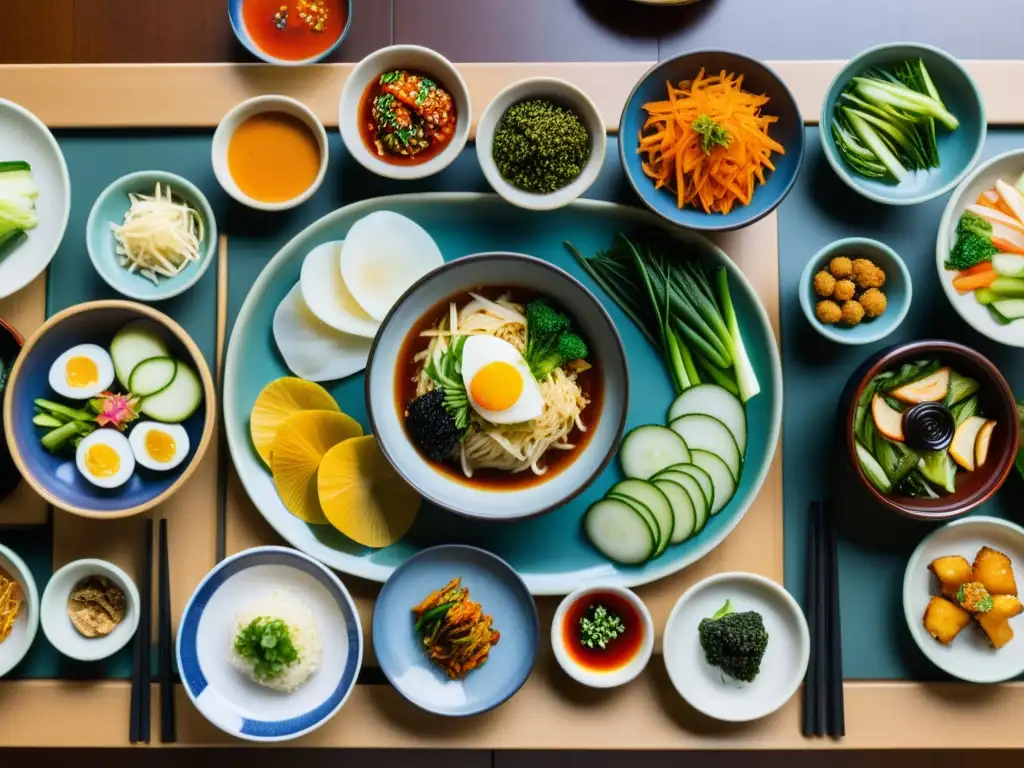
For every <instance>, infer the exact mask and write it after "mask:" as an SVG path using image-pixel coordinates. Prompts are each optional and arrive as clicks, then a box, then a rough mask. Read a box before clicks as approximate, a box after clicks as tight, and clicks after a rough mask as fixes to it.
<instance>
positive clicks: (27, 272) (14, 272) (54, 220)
mask: <svg viewBox="0 0 1024 768" xmlns="http://www.w3.org/2000/svg"><path fill="white" fill-rule="evenodd" d="M0 147H2V148H3V149H2V150H0V151H2V153H3V157H0V162H2V161H8V160H24V161H26V162H27V163H29V165H31V166H32V178H33V179H35V182H36V185H37V186H38V187H39V197H38V198H37V199H36V215H37V216H38V217H39V224H37V225H36V227H35V229H30V230H29V231H28V233H27V234H28V239H27V240H25V241H24V242H23V243H21V244H20V245H18V246H17V247H16V248H15V249H14V250H12V251H11V252H10V253H8V254H7V255H6V256H4V257H3V258H2V259H0V299H2V298H4V297H5V296H10V295H11V294H12V293H16V292H17V291H20V290H21V289H22V288H24V287H25V286H26V285H28V284H29V283H31V282H32V281H33V280H35V279H36V277H37V276H38V275H39V274H40V273H42V272H43V271H44V270H45V269H46V266H47V265H48V264H49V263H50V260H51V259H53V257H54V255H55V254H56V253H57V248H59V247H60V243H61V241H62V240H63V239H64V230H65V229H67V226H68V216H69V215H70V214H71V179H70V178H69V177H68V166H67V164H66V163H65V162H64V154H63V153H62V152H61V151H60V146H59V145H58V144H57V140H56V139H54V138H53V134H52V133H50V131H49V129H47V127H46V126H45V125H44V124H43V122H42V121H41V120H40V119H39V118H38V117H36V116H35V115H33V114H32V113H31V112H29V111H28V110H27V109H25V108H24V107H21V106H18V105H17V104H15V103H14V102H13V101H7V100H6V99H0Z"/></svg>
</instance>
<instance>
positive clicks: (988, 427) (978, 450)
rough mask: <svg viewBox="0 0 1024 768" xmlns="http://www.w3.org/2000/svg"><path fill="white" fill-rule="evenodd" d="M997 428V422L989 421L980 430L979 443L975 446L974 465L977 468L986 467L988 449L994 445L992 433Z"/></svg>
mask: <svg viewBox="0 0 1024 768" xmlns="http://www.w3.org/2000/svg"><path fill="white" fill-rule="evenodd" d="M995 428H996V422H995V421H993V420H992V419H989V420H988V421H986V422H985V423H984V424H982V425H981V429H979V430H978V441H977V442H976V443H975V444H974V465H975V466H976V467H979V468H980V467H983V466H985V461H986V460H987V459H988V448H989V446H990V445H991V444H992V431H993V430H994V429H995Z"/></svg>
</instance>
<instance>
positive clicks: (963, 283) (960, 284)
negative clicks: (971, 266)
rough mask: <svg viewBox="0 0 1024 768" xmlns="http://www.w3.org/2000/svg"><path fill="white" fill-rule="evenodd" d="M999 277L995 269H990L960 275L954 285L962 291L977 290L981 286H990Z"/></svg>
mask: <svg viewBox="0 0 1024 768" xmlns="http://www.w3.org/2000/svg"><path fill="white" fill-rule="evenodd" d="M997 277H999V274H998V273H997V272H996V271H995V270H994V269H990V270H988V271H987V272H979V273H978V274H976V275H968V276H966V277H958V278H956V279H955V280H953V287H954V288H956V289H957V290H958V291H960V293H967V292H969V291H976V290H978V289H979V288H988V287H989V286H991V285H992V283H994V282H995V281H996V278H997Z"/></svg>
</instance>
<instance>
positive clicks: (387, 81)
mask: <svg viewBox="0 0 1024 768" xmlns="http://www.w3.org/2000/svg"><path fill="white" fill-rule="evenodd" d="M401 78H402V72H401V70H398V69H396V70H395V71H394V72H385V73H384V74H383V75H381V76H380V84H381V85H391V84H392V83H397V82H398V81H399V80H400V79H401Z"/></svg>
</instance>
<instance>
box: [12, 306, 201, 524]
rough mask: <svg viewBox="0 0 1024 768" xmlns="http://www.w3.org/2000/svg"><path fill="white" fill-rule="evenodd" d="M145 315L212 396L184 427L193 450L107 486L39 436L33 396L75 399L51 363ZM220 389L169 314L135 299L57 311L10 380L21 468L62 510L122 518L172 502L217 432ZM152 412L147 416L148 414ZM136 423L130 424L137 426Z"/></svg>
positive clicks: (104, 341) (106, 340) (106, 341)
mask: <svg viewBox="0 0 1024 768" xmlns="http://www.w3.org/2000/svg"><path fill="white" fill-rule="evenodd" d="M140 318H145V319H149V320H152V321H154V322H155V323H156V324H157V325H159V326H161V327H162V328H163V329H164V331H165V333H164V337H165V341H166V342H167V344H168V346H169V347H170V350H171V354H172V355H174V356H175V357H176V358H178V359H180V360H182V361H184V362H187V363H189V364H191V366H192V367H193V369H194V370H195V371H196V373H197V374H198V375H199V378H200V380H201V381H202V383H203V389H204V393H205V397H204V398H203V403H202V405H200V406H199V409H198V410H197V411H196V412H195V413H194V414H192V416H191V417H189V419H188V420H186V421H185V422H184V423H183V424H182V426H183V427H184V428H185V431H186V432H188V437H189V446H190V449H189V455H188V457H187V458H186V459H185V461H183V462H182V463H181V464H180V465H178V466H177V467H176V468H175V469H173V470H171V471H169V472H152V471H150V470H146V469H145V468H144V467H141V466H136V469H135V473H134V474H133V475H132V477H131V479H130V480H128V482H127V483H125V484H124V485H122V486H121V487H120V488H113V489H104V488H98V487H97V486H95V485H93V484H92V483H90V482H89V481H88V480H86V479H85V478H84V477H82V475H81V474H80V473H79V471H78V468H77V467H76V466H75V455H74V453H70V452H69V453H60V454H53V453H50V452H49V451H48V450H46V449H45V448H43V446H42V444H41V443H40V442H39V440H40V438H41V437H42V435H43V434H44V430H42V429H40V428H39V427H36V426H35V425H34V424H33V423H32V417H33V416H34V415H35V412H34V408H33V400H35V399H36V398H37V397H45V398H47V399H50V400H55V401H58V402H66V403H69V404H71V402H72V401H68V400H65V399H64V398H61V397H59V396H58V395H56V394H55V393H54V392H53V391H52V390H51V389H50V385H49V373H50V366H51V365H52V364H53V361H54V360H56V359H57V357H58V356H59V355H60V354H61V353H63V352H64V351H66V350H67V349H69V348H71V347H73V346H75V345H76V344H99V345H100V346H102V347H103V348H105V349H108V348H109V345H110V340H111V339H112V338H113V336H114V334H115V333H116V332H117V330H118V329H119V328H121V327H122V326H123V325H125V324H127V323H129V322H131V321H132V320H138V319H140ZM216 412H217V406H216V393H215V390H214V387H213V379H212V377H211V376H210V369H209V368H208V367H207V365H206V360H205V359H204V358H203V355H202V353H201V352H200V351H199V348H198V347H197V346H196V345H195V342H193V341H192V339H191V338H189V336H188V334H187V333H186V332H185V330H184V329H183V328H182V327H181V326H180V325H178V324H177V323H176V322H174V321H173V320H172V319H171V318H169V317H168V316H167V315H165V314H163V313H162V312H158V311H156V310H155V309H151V308H149V307H146V306H143V305H142V304H136V303H134V302H130V301H93V302H89V303H86V304H78V305H76V306H73V307H69V308H68V309H65V310H64V311H63V312H59V313H58V314H56V315H54V316H53V317H51V318H50V319H49V320H47V321H46V323H44V324H43V326H42V327H41V328H40V329H39V330H38V331H36V333H35V335H33V336H32V338H30V339H29V340H28V341H27V342H25V346H24V348H23V349H22V352H21V355H20V356H19V357H18V359H17V361H16V362H15V364H14V368H13V369H12V370H11V375H10V378H9V379H8V381H7V394H6V397H5V399H4V411H3V423H4V434H5V435H6V438H7V445H8V448H9V449H10V452H11V458H12V459H13V460H14V464H15V466H17V468H18V470H19V471H20V472H21V475H22V477H24V478H25V480H26V481H27V482H28V483H29V485H31V486H32V487H33V488H34V489H35V491H36V492H37V493H38V494H39V495H40V496H42V497H43V498H44V499H46V500H47V501H48V502H49V503H51V504H53V505H54V506H56V507H59V508H60V509H64V510H67V511H68V512H71V513H73V514H76V515H81V516H83V517H98V518H104V519H109V518H117V517H128V516H130V515H137V514H139V513H141V512H145V511H146V510H148V509H150V508H151V507H154V506H156V505H157V504H160V503H162V502H164V501H166V500H167V499H168V498H170V496H171V495H172V494H173V493H174V492H175V491H176V490H178V488H180V487H181V486H182V485H183V484H184V482H185V481H186V480H187V479H188V478H189V476H190V475H191V474H192V472H193V471H194V470H195V468H196V466H198V464H199V461H200V459H202V457H203V454H204V453H205V452H206V449H207V447H208V446H209V444H210V439H211V437H212V435H213V426H214V424H215V423H216V418H217V414H216ZM144 418H145V417H144ZM130 430H131V427H129V431H130Z"/></svg>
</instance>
